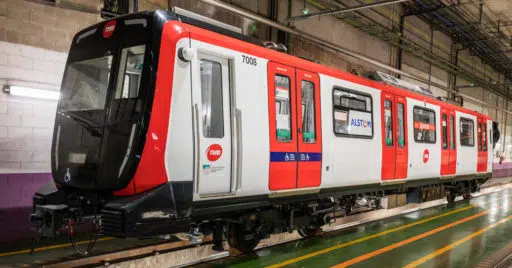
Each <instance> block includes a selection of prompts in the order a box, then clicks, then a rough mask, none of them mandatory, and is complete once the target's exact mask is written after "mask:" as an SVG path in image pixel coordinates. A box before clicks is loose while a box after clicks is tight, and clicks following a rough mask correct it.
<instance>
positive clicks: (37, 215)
mask: <svg viewBox="0 0 512 268" xmlns="http://www.w3.org/2000/svg"><path fill="white" fill-rule="evenodd" d="M68 214H69V207H68V206H67V205H62V204H60V205H36V207H35V209H34V213H32V214H30V222H32V224H33V225H34V226H35V228H36V231H37V232H38V233H39V234H40V235H41V236H42V237H46V238H54V237H56V236H57V230H58V229H59V228H61V226H62V224H63V223H64V219H65V218H66V216H67V215H68Z"/></svg>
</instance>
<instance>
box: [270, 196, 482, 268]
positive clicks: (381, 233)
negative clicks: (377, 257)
mask: <svg viewBox="0 0 512 268" xmlns="http://www.w3.org/2000/svg"><path fill="white" fill-rule="evenodd" d="M475 206H476V205H470V206H467V207H464V208H459V209H456V210H453V211H450V212H446V213H443V214H440V215H437V216H432V217H430V218H426V219H424V220H421V221H417V222H413V223H409V224H406V225H403V226H399V227H396V228H393V229H389V230H386V231H383V232H380V233H376V234H373V235H369V236H365V237H362V238H359V239H356V240H352V241H349V242H346V243H343V244H339V245H336V246H332V247H328V248H325V249H322V250H319V251H315V252H312V253H309V254H306V255H303V256H300V257H297V258H293V259H289V260H287V261H284V262H280V263H277V264H274V265H270V266H267V268H277V267H283V266H286V265H289V264H292V263H296V262H299V261H303V260H305V259H309V258H312V257H315V256H318V255H321V254H324V253H327V252H330V251H333V250H337V249H340V248H344V247H348V246H351V245H354V244H357V243H361V242H364V241H368V240H370V239H373V238H377V237H380V236H383V235H387V234H390V233H394V232H398V231H401V230H404V229H407V228H410V227H413V226H416V225H419V224H422V223H426V222H429V221H433V220H435V219H439V218H442V217H445V216H448V215H452V214H455V213H457V212H462V211H465V210H468V209H471V208H474V207H475Z"/></svg>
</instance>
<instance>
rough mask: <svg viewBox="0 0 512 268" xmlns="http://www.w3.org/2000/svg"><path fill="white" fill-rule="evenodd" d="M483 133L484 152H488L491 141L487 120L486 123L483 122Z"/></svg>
mask: <svg viewBox="0 0 512 268" xmlns="http://www.w3.org/2000/svg"><path fill="white" fill-rule="evenodd" d="M482 134H483V137H482V150H483V151H484V152H487V149H488V147H489V146H487V145H488V144H489V142H488V141H487V140H488V139H489V138H488V137H487V122H486V123H482Z"/></svg>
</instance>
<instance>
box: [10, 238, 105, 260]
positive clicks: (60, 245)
mask: <svg viewBox="0 0 512 268" xmlns="http://www.w3.org/2000/svg"><path fill="white" fill-rule="evenodd" d="M112 239H114V238H113V237H104V238H98V240H96V242H100V241H107V240H112ZM87 243H89V241H80V242H78V243H77V244H79V245H81V244H87ZM70 246H71V243H66V244H58V245H52V246H46V247H40V248H35V249H34V252H37V251H44V250H50V249H56V248H65V247H70ZM23 253H30V249H23V250H18V251H12V252H6V253H0V257H5V256H12V255H18V254H23Z"/></svg>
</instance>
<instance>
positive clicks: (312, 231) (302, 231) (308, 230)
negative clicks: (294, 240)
mask: <svg viewBox="0 0 512 268" xmlns="http://www.w3.org/2000/svg"><path fill="white" fill-rule="evenodd" d="M322 232H323V230H322V228H321V227H316V228H315V227H313V228H312V227H302V228H299V229H298V230H297V233H299V235H300V236H302V237H304V238H309V237H315V236H319V235H320V234H322Z"/></svg>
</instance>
